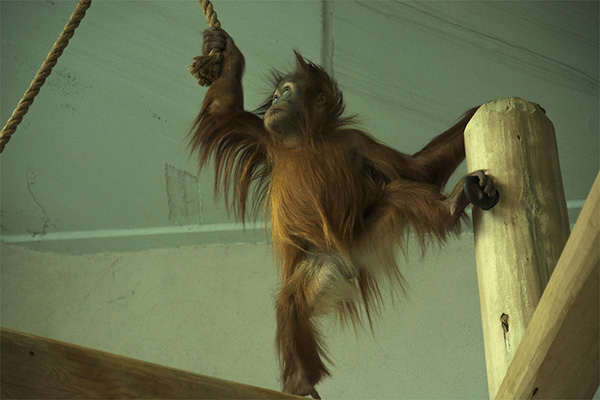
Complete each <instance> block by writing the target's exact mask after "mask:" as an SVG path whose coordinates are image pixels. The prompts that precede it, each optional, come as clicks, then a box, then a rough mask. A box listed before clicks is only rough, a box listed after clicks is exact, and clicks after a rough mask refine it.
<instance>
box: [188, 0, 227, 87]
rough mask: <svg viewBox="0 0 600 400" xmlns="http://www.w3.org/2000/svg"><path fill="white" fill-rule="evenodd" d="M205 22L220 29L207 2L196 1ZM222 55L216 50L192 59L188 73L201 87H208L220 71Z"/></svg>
mask: <svg viewBox="0 0 600 400" xmlns="http://www.w3.org/2000/svg"><path fill="white" fill-rule="evenodd" d="M198 2H199V3H200V6H201V7H202V11H204V16H205V17H206V21H208V24H209V25H210V26H216V27H217V28H220V27H221V23H220V22H219V20H218V19H217V13H216V12H215V10H214V9H213V5H212V3H211V2H210V1H209V0H198ZM222 59H223V55H222V54H221V52H220V51H219V50H217V49H212V50H211V51H210V53H209V54H208V55H206V56H197V57H194V63H193V64H192V66H191V67H190V73H191V74H192V75H193V76H194V77H195V78H196V79H198V83H199V84H200V85H202V86H210V85H211V84H212V83H213V82H214V81H215V79H217V76H219V71H220V70H221V60H222Z"/></svg>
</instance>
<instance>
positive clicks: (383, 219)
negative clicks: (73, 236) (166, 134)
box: [191, 28, 496, 398]
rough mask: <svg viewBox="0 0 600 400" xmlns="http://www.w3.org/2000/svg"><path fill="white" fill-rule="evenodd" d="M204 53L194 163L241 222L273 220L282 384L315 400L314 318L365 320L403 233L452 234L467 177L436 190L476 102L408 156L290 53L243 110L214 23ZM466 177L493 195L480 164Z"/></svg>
mask: <svg viewBox="0 0 600 400" xmlns="http://www.w3.org/2000/svg"><path fill="white" fill-rule="evenodd" d="M212 49H219V50H221V52H222V54H223V57H224V59H223V65H222V70H221V73H220V76H219V77H218V78H217V80H216V81H215V82H214V83H213V84H212V86H211V87H210V89H209V90H208V92H207V94H206V97H205V99H204V103H203V105H202V110H201V111H200V114H199V116H198V118H197V120H196V125H195V127H194V130H193V136H192V139H191V146H192V148H193V149H194V150H197V151H198V154H199V158H200V166H201V168H202V167H204V166H205V165H206V164H207V163H208V162H209V160H210V158H211V157H213V158H214V162H215V167H216V176H215V190H216V191H217V192H220V191H223V192H224V196H225V199H226V202H227V204H228V205H229V206H231V207H232V208H233V209H234V211H235V213H236V216H237V217H238V218H240V219H242V220H244V219H245V218H246V214H247V208H248V206H250V207H251V208H252V209H253V211H255V212H256V211H258V210H259V209H260V208H264V211H265V212H266V214H267V215H268V217H270V220H271V230H272V241H273V249H274V252H275V255H276V259H277V261H278V264H279V266H280V267H281V268H280V270H281V290H280V292H279V295H278V298H277V301H276V313H277V333H276V344H277V350H278V353H279V356H280V360H281V367H282V372H281V379H282V383H283V390H284V391H285V392H289V393H294V394H299V395H312V396H313V397H314V398H319V395H318V393H317V391H316V390H315V385H316V384H317V383H318V382H319V381H320V380H321V379H322V378H323V377H326V376H328V375H329V372H328V370H327V367H326V365H325V361H327V357H326V356H325V348H324V343H323V338H322V337H321V336H320V335H319V332H318V331H317V328H316V326H315V324H314V317H316V316H318V315H322V314H326V313H331V312H336V313H338V314H339V315H340V316H341V317H342V318H343V319H349V320H350V321H352V322H353V323H355V324H356V323H357V322H358V321H359V317H360V316H361V315H362V310H364V314H365V315H366V317H367V318H368V320H369V322H370V320H371V316H370V313H371V312H372V311H373V310H377V306H378V304H379V302H380V301H381V293H380V289H379V284H380V283H382V281H387V282H389V283H391V284H393V285H397V287H401V286H402V283H403V278H402V275H401V274H400V272H399V269H398V264H397V261H396V253H397V249H398V247H399V246H402V245H404V239H405V238H406V237H407V232H409V231H411V232H413V233H414V234H416V237H417V238H418V240H420V241H421V243H422V244H424V243H425V242H426V240H427V239H428V238H435V239H439V240H441V241H443V240H445V239H446V237H447V235H448V233H454V232H458V230H459V223H460V219H461V217H462V216H463V215H464V213H463V211H464V209H465V207H466V206H467V205H468V204H469V200H468V199H467V197H466V195H465V193H464V192H463V180H461V182H459V183H458V185H456V187H455V188H454V189H453V190H452V192H451V193H450V194H449V195H445V194H444V193H443V192H442V191H443V188H444V186H445V184H446V182H447V181H448V179H449V178H450V175H451V174H452V173H453V172H454V170H455V169H456V168H457V167H458V165H459V164H460V163H461V162H462V161H463V159H464V157H465V150H464V143H463V131H464V128H465V126H466V124H467V123H468V122H469V120H470V119H471V117H472V116H473V114H474V113H475V111H476V108H474V109H471V110H469V111H468V112H467V113H466V114H465V115H464V116H463V117H462V119H461V120H460V121H459V122H458V123H457V124H456V125H454V126H453V127H451V128H450V129H448V130H447V131H446V132H444V133H442V134H441V135H439V136H438V137H436V138H434V139H433V140H432V141H431V142H430V143H429V144H428V145H427V146H425V147H424V148H423V149H422V150H421V151H419V152H417V153H415V154H413V155H407V154H403V153H400V152H398V151H396V150H394V149H392V148H390V147H388V146H386V145H384V144H382V143H379V142H378V141H376V140H375V139H374V138H373V137H371V136H370V135H369V134H367V133H365V132H363V131H361V130H358V129H356V128H354V127H353V119H352V117H347V116H344V102H343V99H342V93H341V92H340V90H339V89H338V87H337V84H336V83H335V82H334V81H333V79H332V78H331V77H330V76H329V75H328V74H327V73H326V72H325V71H324V70H323V69H322V68H320V67H318V66H316V65H314V64H313V63H311V62H308V61H306V60H305V59H304V58H303V57H301V56H300V55H299V54H298V53H295V54H296V69H295V70H294V71H293V72H291V73H290V74H286V75H282V74H275V84H274V92H273V95H272V97H270V98H269V99H267V101H266V102H265V104H264V105H263V106H262V107H260V108H259V109H258V110H257V111H256V112H248V111H245V110H244V101H243V91H242V75H243V71H244V58H243V56H242V54H241V52H240V51H239V49H238V48H237V47H236V45H235V44H234V42H233V40H232V39H231V37H230V36H229V35H228V34H227V33H226V32H225V31H223V30H221V29H219V28H211V29H208V30H207V31H205V32H204V45H203V53H204V54H208V53H209V52H210V50H212ZM469 176H474V177H476V180H478V183H479V186H480V188H478V189H479V190H480V191H483V192H485V194H486V195H488V196H490V197H493V196H495V195H496V190H495V189H494V185H493V183H492V180H491V179H490V178H489V177H488V176H487V175H486V174H485V173H484V172H483V171H476V172H473V173H471V174H469ZM463 179H464V178H463ZM251 188H252V189H251ZM251 191H253V193H250V192H251ZM251 195H252V196H251ZM250 197H252V200H250V199H249V198H250Z"/></svg>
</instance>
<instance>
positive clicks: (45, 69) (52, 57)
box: [0, 0, 92, 153]
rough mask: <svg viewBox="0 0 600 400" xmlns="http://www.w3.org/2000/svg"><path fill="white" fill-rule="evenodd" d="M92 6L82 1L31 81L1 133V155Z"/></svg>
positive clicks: (88, 0) (88, 2) (85, 0)
mask: <svg viewBox="0 0 600 400" xmlns="http://www.w3.org/2000/svg"><path fill="white" fill-rule="evenodd" d="M91 4H92V0H81V1H80V2H79V4H78V5H77V8H76V9H75V11H74V12H73V14H72V15H71V18H70V19H69V22H67V25H65V28H64V29H63V31H62V33H61V34H60V36H59V37H58V40H57V41H56V43H54V46H52V50H50V53H48V56H47V57H46V60H44V63H43V64H42V66H41V67H40V69H39V71H38V72H37V74H36V75H35V77H34V78H33V80H32V81H31V84H30V85H29V88H28V89H27V91H25V94H24V95H23V98H22V99H21V101H19V104H18V105H17V108H15V110H14V111H13V113H12V115H11V116H10V118H9V119H8V122H7V123H6V125H5V126H4V128H2V131H1V132H0V153H2V152H3V151H4V146H6V143H8V141H9V140H10V137H11V136H12V134H13V133H15V131H16V130H17V126H18V125H19V124H20V123H21V121H22V120H23V116H24V115H25V114H27V111H28V110H29V106H31V103H33V99H34V98H35V96H37V94H38V93H39V92H40V88H41V87H42V86H43V85H44V83H45V82H46V78H48V76H49V75H50V73H51V72H52V68H54V66H55V65H56V62H57V61H58V58H59V57H60V56H61V54H62V53H63V50H64V49H65V47H67V44H69V40H70V39H71V38H72V37H73V34H74V33H75V29H76V28H77V27H78V26H79V23H80V22H81V20H82V19H83V17H84V16H85V12H86V11H87V9H88V8H89V7H90V5H91Z"/></svg>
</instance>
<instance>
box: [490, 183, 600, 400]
mask: <svg viewBox="0 0 600 400" xmlns="http://www.w3.org/2000/svg"><path fill="white" fill-rule="evenodd" d="M599 199H600V174H599V175H598V176H597V177H596V181H595V182H594V185H593V187H592V190H591V192H590V194H589V196H588V199H587V200H586V202H585V205H584V206H583V209H582V210H581V214H580V215H579V218H578V219H577V223H576V225H575V228H574V229H573V233H572V234H571V236H570V237H569V240H568V242H567V244H566V246H565V249H564V251H563V253H562V255H561V257H560V260H559V261H558V264H557V266H556V269H555V270H554V273H553V274H552V278H550V282H549V283H548V286H547V287H546V290H545V291H544V294H543V295H542V298H541V300H540V303H539V305H538V307H537V309H536V311H535V314H534V315H533V318H532V319H531V322H530V324H529V327H528V328H527V331H526V332H525V336H524V337H523V340H522V341H521V345H520V346H519V348H518V349H517V352H516V353H515V356H514V358H513V361H512V363H511V365H510V367H509V369H508V372H507V374H506V377H505V378H504V381H503V382H502V385H501V386H500V389H499V391H498V396H497V398H498V399H525V398H526V399H531V398H534V399H538V398H539V399H557V398H561V399H584V398H592V397H593V396H594V393H595V392H596V390H597V389H598V385H599V384H600V365H599V354H600V349H599V342H600V332H599V324H600V321H599V315H600V295H599V290H598V286H599V284H598V281H599V279H600V270H599V265H600V242H599V240H600V235H599V231H600V227H599V225H600V211H599V210H600V201H599Z"/></svg>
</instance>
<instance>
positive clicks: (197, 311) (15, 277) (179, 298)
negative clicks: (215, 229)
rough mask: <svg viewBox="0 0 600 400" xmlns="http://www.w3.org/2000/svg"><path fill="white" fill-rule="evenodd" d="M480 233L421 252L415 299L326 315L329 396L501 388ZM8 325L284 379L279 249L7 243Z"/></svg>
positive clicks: (238, 377)
mask: <svg viewBox="0 0 600 400" xmlns="http://www.w3.org/2000/svg"><path fill="white" fill-rule="evenodd" d="M472 243H473V241H472V236H471V234H468V233H467V234H464V235H463V236H462V239H461V240H451V241H450V242H449V243H448V245H447V246H445V247H444V248H443V249H441V250H439V249H432V251H430V252H429V253H428V255H426V256H425V258H424V259H421V257H420V254H419V252H418V251H414V252H413V254H414V255H413V256H411V258H410V262H408V263H407V265H405V267H404V270H405V275H406V278H407V279H408V281H409V283H410V293H409V297H408V298H404V297H403V298H400V299H397V300H396V301H395V304H392V302H391V301H389V299H388V301H387V307H386V309H385V310H384V312H383V313H382V315H381V317H380V318H378V319H377V320H376V323H375V335H374V336H373V335H372V334H371V333H370V332H369V330H368V329H365V330H364V331H361V332H359V334H358V335H355V333H354V332H353V330H352V329H351V328H348V329H340V327H339V325H338V324H337V323H334V322H333V321H332V320H331V319H323V331H324V332H325V333H326V336H327V338H328V345H329V349H330V351H331V356H332V359H333V360H334V361H335V366H334V367H333V368H332V372H333V376H332V377H331V378H329V379H327V380H325V381H324V382H323V383H322V384H321V385H320V386H319V392H320V394H321V395H322V396H323V397H324V398H327V399H338V398H356V399H366V398H374V399H375V398H377V399H383V398H390V399H391V398H394V399H399V398H484V397H486V396H487V384H486V374H485V363H484V354H483V340H482V333H481V320H480V314H479V299H478V293H477V279H476V271H475V260H474V252H473V244H472ZM1 250H2V253H1V261H2V281H1V289H2V291H1V294H2V298H1V300H2V302H1V307H2V308H1V314H2V325H3V326H5V327H8V328H12V329H17V330H22V331H25V332H30V333H34V334H38V335H42V336H47V337H51V338H54V339H58V340H63V341H67V342H72V343H75V344H79V345H83V346H89V347H92V348H96V349H100V350H104V351H109V352H113V353H117V354H121V355H125V356H129V357H134V358H138V359H142V360H146V361H151V362H155V363H159V364H164V365H168V366H172V367H176V368H181V369H185V370H190V371H194V372H198V373H202V374H206V375H211V376H216V377H219V378H224V379H229V380H234V381H240V382H244V383H249V384H252V385H257V386H263V387H267V388H271V389H278V388H279V384H278V381H277V378H278V364H277V359H276V356H275V353H274V346H273V340H274V332H275V319H274V310H273V299H274V294H275V292H276V290H277V271H276V268H275V267H274V265H273V260H272V256H271V249H270V246H268V245H237V246H197V247H182V248H173V249H161V250H149V251H143V252H132V253H112V254H95V255H70V254H55V253H46V252H38V251H33V250H28V249H25V248H23V247H17V246H12V245H5V244H3V245H2V248H1Z"/></svg>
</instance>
